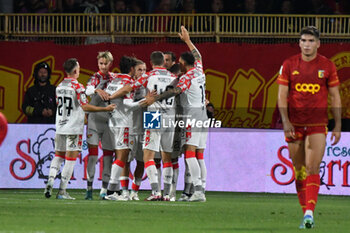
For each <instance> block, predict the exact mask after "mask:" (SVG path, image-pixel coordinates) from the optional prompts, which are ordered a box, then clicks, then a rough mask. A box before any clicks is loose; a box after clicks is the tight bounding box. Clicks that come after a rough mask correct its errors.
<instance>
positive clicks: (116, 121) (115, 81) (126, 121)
mask: <svg viewBox="0 0 350 233" xmlns="http://www.w3.org/2000/svg"><path fill="white" fill-rule="evenodd" d="M132 83H133V80H132V78H131V77H130V75H128V74H115V75H114V76H113V78H112V79H111V82H110V83H109V84H108V86H107V88H106V92H107V93H108V94H110V95H112V94H114V93H115V92H116V91H118V90H119V89H121V88H122V87H124V86H125V85H127V84H132ZM124 101H125V102H130V103H132V102H134V100H133V92H131V93H128V94H127V95H125V96H123V97H120V98H116V99H113V100H111V103H113V104H115V105H116V106H117V107H116V109H114V111H113V112H112V116H111V117H110V119H109V126H110V127H132V111H130V110H129V109H130V108H129V107H128V106H127V105H126V104H125V102H124Z"/></svg>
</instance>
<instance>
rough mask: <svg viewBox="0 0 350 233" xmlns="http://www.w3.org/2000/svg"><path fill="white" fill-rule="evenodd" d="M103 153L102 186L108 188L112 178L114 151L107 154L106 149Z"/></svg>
mask: <svg viewBox="0 0 350 233" xmlns="http://www.w3.org/2000/svg"><path fill="white" fill-rule="evenodd" d="M103 153H104V155H103V169H102V187H103V188H107V187H108V182H109V179H110V178H111V169H112V162H113V153H112V154H111V155H107V154H105V151H103Z"/></svg>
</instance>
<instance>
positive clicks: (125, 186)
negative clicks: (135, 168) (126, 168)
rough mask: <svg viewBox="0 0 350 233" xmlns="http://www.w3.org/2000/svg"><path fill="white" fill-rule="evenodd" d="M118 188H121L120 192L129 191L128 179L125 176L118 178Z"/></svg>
mask: <svg viewBox="0 0 350 233" xmlns="http://www.w3.org/2000/svg"><path fill="white" fill-rule="evenodd" d="M119 181H120V186H121V187H122V190H128V189H129V177H127V176H121V177H120V178H119Z"/></svg>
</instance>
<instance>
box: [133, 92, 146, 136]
mask: <svg viewBox="0 0 350 233" xmlns="http://www.w3.org/2000/svg"><path fill="white" fill-rule="evenodd" d="M146 93H147V89H146V88H145V87H144V86H141V87H140V88H138V89H136V90H135V91H134V102H137V101H140V100H141V99H143V98H144V97H145V96H146ZM145 110H146V108H138V109H136V110H134V111H133V113H132V119H133V122H132V124H133V126H132V132H133V134H136V135H141V134H142V133H143V131H144V130H143V112H144V111H145Z"/></svg>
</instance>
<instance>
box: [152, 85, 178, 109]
mask: <svg viewBox="0 0 350 233" xmlns="http://www.w3.org/2000/svg"><path fill="white" fill-rule="evenodd" d="M173 88H174V87H172V86H166V88H165V91H168V90H169V89H173ZM154 90H156V92H157V93H158V85H157V84H155V85H154ZM162 93H163V89H159V94H162ZM163 101H165V104H166V105H173V101H174V98H168V99H165V100H162V102H163Z"/></svg>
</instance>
